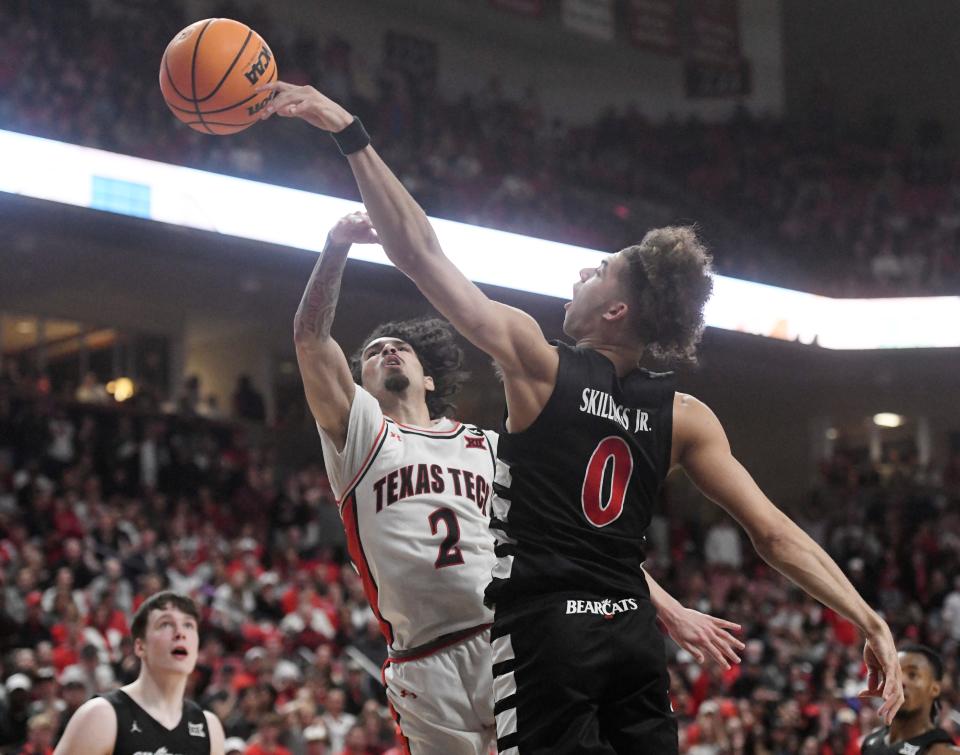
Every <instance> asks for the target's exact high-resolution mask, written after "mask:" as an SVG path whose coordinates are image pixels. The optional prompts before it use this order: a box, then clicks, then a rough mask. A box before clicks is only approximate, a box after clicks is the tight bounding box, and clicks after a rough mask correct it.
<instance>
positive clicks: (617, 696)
mask: <svg viewBox="0 0 960 755" xmlns="http://www.w3.org/2000/svg"><path fill="white" fill-rule="evenodd" d="M491 641H492V643H493V677H494V679H493V689H494V700H495V703H494V714H495V715H496V718H497V749H498V751H499V752H500V754H501V755H539V754H542V755H547V754H548V753H549V755H560V754H561V753H579V754H583V755H586V754H587V753H592V754H594V755H600V754H601V753H602V755H612V754H613V753H629V755H646V754H647V753H649V755H675V754H676V753H677V752H678V745H677V722H676V719H675V717H674V715H673V713H672V711H671V709H670V698H669V686H670V681H669V680H670V677H669V674H668V672H667V664H666V656H665V651H664V640H663V635H662V634H660V631H659V629H657V626H656V611H655V609H654V607H653V605H652V604H651V603H650V600H649V598H645V597H643V598H640V597H636V598H623V599H611V600H607V601H604V600H603V598H598V597H596V596H586V595H582V594H580V595H572V594H557V595H550V596H538V597H536V598H531V599H529V600H527V601H524V602H522V603H521V602H520V601H516V602H513V603H511V604H510V605H502V604H499V603H498V604H497V607H496V612H495V616H494V622H493V628H492V630H491Z"/></svg>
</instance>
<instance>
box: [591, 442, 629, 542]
mask: <svg viewBox="0 0 960 755" xmlns="http://www.w3.org/2000/svg"><path fill="white" fill-rule="evenodd" d="M631 474H633V454H631V453H630V446H628V445H627V442H626V441H625V440H624V439H623V438H620V437H618V436H616V435H608V436H607V437H606V438H604V439H603V440H601V441H600V442H599V443H598V444H597V447H596V448H595V449H594V450H593V454H591V456H590V462H589V463H588V464H587V473H586V475H584V478H583V488H582V491H581V493H580V500H581V503H582V505H583V515H584V516H585V517H586V518H587V521H588V522H590V524H592V525H593V526H594V527H606V526H607V525H608V524H610V523H611V522H615V521H616V520H617V518H618V517H619V516H620V514H621V513H623V501H624V499H625V498H626V497H627V483H628V482H629V481H630V475H631ZM607 481H609V490H610V492H609V493H608V494H607V496H606V500H604V495H603V490H604V487H605V485H604V483H605V482H607Z"/></svg>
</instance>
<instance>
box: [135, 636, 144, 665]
mask: <svg viewBox="0 0 960 755" xmlns="http://www.w3.org/2000/svg"><path fill="white" fill-rule="evenodd" d="M133 654H134V655H135V656H137V658H139V659H140V660H143V640H142V639H140V638H139V637H137V638H136V639H134V641H133Z"/></svg>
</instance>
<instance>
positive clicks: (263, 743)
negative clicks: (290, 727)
mask: <svg viewBox="0 0 960 755" xmlns="http://www.w3.org/2000/svg"><path fill="white" fill-rule="evenodd" d="M284 729H285V726H284V721H283V718H282V717H281V716H279V715H278V714H276V713H267V714H265V715H263V716H262V717H261V718H260V724H259V726H257V733H256V735H255V736H254V738H253V739H252V740H251V742H250V744H249V745H247V749H246V751H245V753H244V755H292V753H291V752H290V750H288V749H287V748H286V747H284V746H283V745H281V744H280V737H281V734H282V732H283V731H284Z"/></svg>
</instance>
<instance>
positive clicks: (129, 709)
mask: <svg viewBox="0 0 960 755" xmlns="http://www.w3.org/2000/svg"><path fill="white" fill-rule="evenodd" d="M103 698H104V699H105V700H107V701H108V702H109V703H110V704H111V705H112V706H113V709H114V711H116V713H117V741H116V744H114V746H113V752H114V755H158V754H159V753H162V754H163V755H209V753H210V730H209V728H208V727H207V718H206V716H204V715H203V709H202V708H201V707H200V706H199V705H197V704H196V703H195V702H193V701H191V700H184V701H183V716H182V717H181V718H180V723H179V724H177V727H176V728H175V729H168V728H166V727H165V726H163V725H161V724H160V723H159V722H158V721H157V720H156V719H154V718H153V716H151V715H150V714H149V713H147V712H146V711H145V710H144V709H143V708H141V707H140V706H139V705H137V703H136V702H135V701H134V700H133V698H131V697H130V695H128V694H127V693H126V692H124V691H123V690H119V689H118V690H114V691H113V692H110V693H108V694H106V695H104V696H103Z"/></svg>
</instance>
